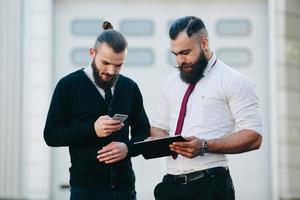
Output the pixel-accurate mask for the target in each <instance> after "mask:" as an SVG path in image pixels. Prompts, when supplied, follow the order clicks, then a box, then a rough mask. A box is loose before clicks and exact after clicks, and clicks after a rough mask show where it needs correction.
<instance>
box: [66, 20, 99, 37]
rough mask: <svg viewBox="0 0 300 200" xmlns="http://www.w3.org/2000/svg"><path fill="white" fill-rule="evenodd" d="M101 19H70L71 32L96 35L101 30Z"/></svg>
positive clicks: (79, 34)
mask: <svg viewBox="0 0 300 200" xmlns="http://www.w3.org/2000/svg"><path fill="white" fill-rule="evenodd" d="M102 23H103V20H100V19H99V20H98V19H77V20H73V21H72V23H71V24H72V25H71V26H72V33H73V34H74V35H77V36H97V35H99V33H100V32H101V30H102V28H101V27H102Z"/></svg>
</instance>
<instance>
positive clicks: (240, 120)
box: [152, 54, 263, 174]
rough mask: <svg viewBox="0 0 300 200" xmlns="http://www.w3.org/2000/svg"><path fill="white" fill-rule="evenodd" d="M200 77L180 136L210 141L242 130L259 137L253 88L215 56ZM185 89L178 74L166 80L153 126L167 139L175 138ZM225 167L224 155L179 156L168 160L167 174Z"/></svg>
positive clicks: (260, 130) (260, 129) (251, 84)
mask: <svg viewBox="0 0 300 200" xmlns="http://www.w3.org/2000/svg"><path fill="white" fill-rule="evenodd" d="M215 62H216V63H215ZM214 63H215V64H214ZM213 64H214V65H213ZM212 66H213V67H212ZM203 74H204V77H203V78H202V79H201V80H200V81H199V82H198V83H197V84H196V87H195V89H194V91H193V93H192V94H191V96H190V97H189V100H188V103H187V109H186V115H185V119H184V124H183V129H182V132H181V135H182V136H184V137H186V136H196V137H198V138H200V139H208V140H209V139H213V138H220V137H223V136H225V135H228V134H231V133H233V132H235V131H237V130H242V129H251V130H254V131H256V132H258V133H260V134H262V127H263V125H262V117H261V114H260V111H259V107H258V98H257V96H256V94H255V85H254V84H253V83H252V82H251V81H250V80H249V79H247V78H246V77H244V76H243V75H242V74H240V73H239V72H237V71H236V70H234V69H232V68H230V67H229V66H227V65H225V64H224V63H223V62H222V61H220V60H219V59H217V57H216V55H215V54H213V56H212V58H211V59H210V60H209V62H208V65H207V67H206V69H205V71H204V73H203ZM187 87H188V84H187V83H185V82H183V81H182V80H181V78H180V74H179V72H176V73H173V74H171V75H170V76H168V77H167V79H166V81H165V83H164V85H163V88H162V103H161V104H160V107H159V109H158V113H157V115H156V116H155V117H154V118H153V120H152V126H154V127H158V128H161V129H164V130H166V131H167V132H169V135H174V134H175V129H176V124H177V120H178V116H179V111H180V106H181V102H182V99H183V96H184V94H185V91H186V89H187ZM227 165H228V160H227V157H226V155H224V154H212V153H206V154H205V155H204V156H197V157H195V158H193V159H188V158H185V157H183V156H181V155H179V156H178V158H177V159H176V160H174V159H173V158H172V157H171V156H169V157H167V173H169V174H185V173H190V172H193V171H198V170H203V169H209V168H213V167H218V166H227Z"/></svg>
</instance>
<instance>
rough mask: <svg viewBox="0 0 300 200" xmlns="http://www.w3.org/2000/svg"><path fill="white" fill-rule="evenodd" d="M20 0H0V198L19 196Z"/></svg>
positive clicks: (20, 158) (16, 197) (20, 135)
mask: <svg viewBox="0 0 300 200" xmlns="http://www.w3.org/2000/svg"><path fill="white" fill-rule="evenodd" d="M21 6H22V1H21V0H10V1H8V0H6V1H5V0H0V55H1V57H0V199H7V198H15V199H18V198H20V197H21V193H20V186H21V184H20V182H21V176H20V174H21V173H20V169H21V167H20V166H21V165H20V161H21V160H22V157H21V156H20V152H21V146H20V144H21V137H22V134H21V133H22V131H21V124H20V122H21V117H20V114H21V98H22V96H21V82H22V65H21V54H22V51H21V47H22V45H21Z"/></svg>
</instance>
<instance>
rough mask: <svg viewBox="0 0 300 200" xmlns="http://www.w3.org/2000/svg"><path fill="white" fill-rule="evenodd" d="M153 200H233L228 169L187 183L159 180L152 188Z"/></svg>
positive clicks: (232, 188) (232, 189)
mask: <svg viewBox="0 0 300 200" xmlns="http://www.w3.org/2000/svg"><path fill="white" fill-rule="evenodd" d="M154 196H155V200H234V199H235V196H234V187H233V184H232V179H231V176H230V173H229V170H227V171H223V172H217V173H215V174H211V175H206V176H204V177H202V178H199V179H197V180H194V181H192V182H189V183H187V184H178V183H170V182H165V181H163V182H161V183H159V184H158V185H157V186H156V187H155V189H154Z"/></svg>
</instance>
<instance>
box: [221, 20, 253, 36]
mask: <svg viewBox="0 0 300 200" xmlns="http://www.w3.org/2000/svg"><path fill="white" fill-rule="evenodd" d="M250 32H251V23H250V22H249V21H248V20H242V19H233V20H229V19H227V20H219V21H218V22H217V33H218V34H219V35H234V36H237V35H239V36H245V35H249V34H250Z"/></svg>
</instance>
